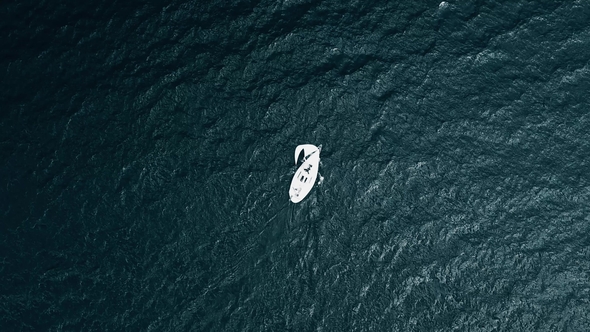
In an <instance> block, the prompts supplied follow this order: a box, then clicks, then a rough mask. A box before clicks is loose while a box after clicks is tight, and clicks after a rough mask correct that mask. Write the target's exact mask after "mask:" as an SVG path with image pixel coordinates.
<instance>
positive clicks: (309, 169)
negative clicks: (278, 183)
mask: <svg viewBox="0 0 590 332" xmlns="http://www.w3.org/2000/svg"><path fill="white" fill-rule="evenodd" d="M321 150H322V146H321V145H320V146H319V147H317V146H315V145H313V144H302V145H299V146H297V148H295V164H296V165H297V157H299V154H300V153H301V151H303V153H304V156H305V157H304V158H303V163H302V164H301V166H299V168H298V169H297V171H296V172H295V175H294V176H293V180H291V188H289V199H290V200H291V202H293V203H299V202H301V201H302V200H303V199H304V198H305V196H307V194H309V192H310V191H311V189H312V188H313V185H314V184H315V180H316V178H317V176H318V168H319V165H320V151H321Z"/></svg>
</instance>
